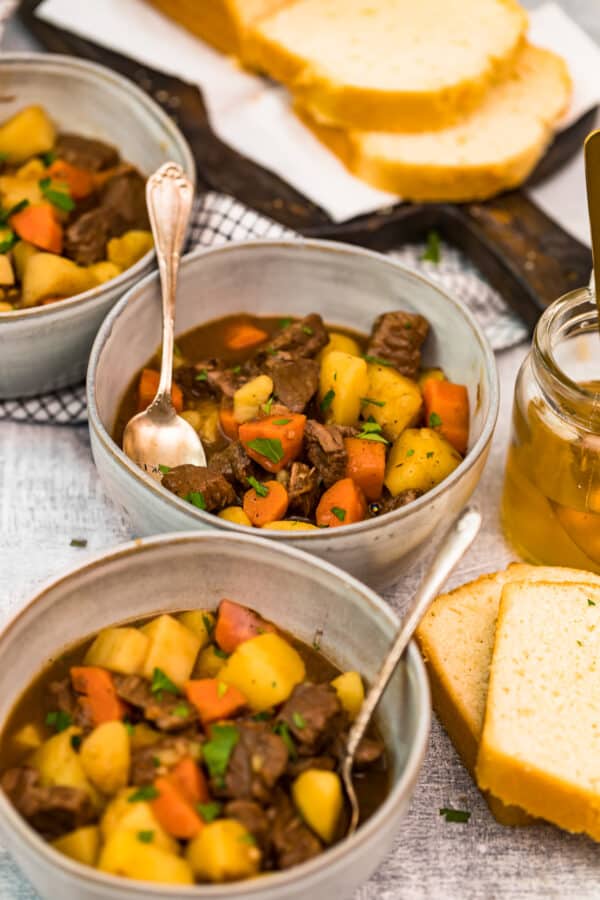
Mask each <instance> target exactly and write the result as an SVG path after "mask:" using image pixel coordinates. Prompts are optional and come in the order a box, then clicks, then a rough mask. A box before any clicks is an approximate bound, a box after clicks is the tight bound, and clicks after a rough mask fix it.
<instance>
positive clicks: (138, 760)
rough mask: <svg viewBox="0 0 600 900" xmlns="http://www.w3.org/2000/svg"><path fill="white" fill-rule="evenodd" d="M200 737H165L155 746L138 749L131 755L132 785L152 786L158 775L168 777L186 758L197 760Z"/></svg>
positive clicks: (130, 779) (150, 745)
mask: <svg viewBox="0 0 600 900" xmlns="http://www.w3.org/2000/svg"><path fill="white" fill-rule="evenodd" d="M200 744H201V741H200V736H199V735H198V737H197V738H196V739H192V738H190V737H188V736H180V735H177V737H165V738H161V740H159V741H157V742H156V743H155V744H149V745H148V746H146V747H138V748H137V749H136V750H134V751H133V753H132V754H131V775H130V778H129V781H130V783H131V784H136V785H144V784H152V782H153V781H154V779H155V778H156V777H157V776H158V775H166V774H167V772H169V770H170V769H172V768H173V767H174V766H176V765H177V763H178V762H180V761H181V760H182V759H183V758H184V757H186V756H191V757H192V758H193V759H196V758H197V757H198V755H199V750H200Z"/></svg>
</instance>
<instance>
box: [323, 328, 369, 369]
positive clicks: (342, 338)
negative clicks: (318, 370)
mask: <svg viewBox="0 0 600 900" xmlns="http://www.w3.org/2000/svg"><path fill="white" fill-rule="evenodd" d="M333 350H340V351H341V352H342V353H349V354H350V356H360V355H361V352H360V347H359V346H358V342H357V341H355V340H354V338H351V337H349V336H348V335H347V334H340V333H339V332H338V331H330V332H329V343H327V344H325V346H324V347H323V349H322V350H321V353H320V354H319V362H322V360H323V359H324V357H326V356H327V355H328V354H329V353H331V352H332V351H333Z"/></svg>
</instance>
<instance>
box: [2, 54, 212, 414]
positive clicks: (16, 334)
mask: <svg viewBox="0 0 600 900" xmlns="http://www.w3.org/2000/svg"><path fill="white" fill-rule="evenodd" d="M0 80H1V81H2V96H1V97H0V119H5V118H8V117H9V116H11V115H13V114H14V113H15V112H17V110H19V109H20V108H21V107H23V106H26V105H29V104H40V105H41V106H43V107H45V108H46V110H47V112H48V114H49V116H50V118H51V119H53V120H54V121H55V122H56V123H57V124H58V126H59V127H60V128H61V129H63V130H65V131H75V132H77V133H80V134H82V135H84V136H86V137H96V138H99V139H100V140H105V141H108V142H109V143H112V144H114V145H115V146H116V147H117V148H118V150H119V152H120V153H121V155H122V157H123V158H124V159H126V160H128V161H129V162H131V163H133V164H134V165H136V166H137V167H138V168H139V169H140V171H141V172H142V173H143V174H144V175H150V174H151V173H152V172H153V171H154V170H155V169H157V168H158V167H159V166H161V165H162V164H163V163H165V162H167V161H168V160H174V161H175V162H177V163H179V164H180V165H181V166H182V167H183V169H184V171H185V172H186V174H187V176H188V178H190V179H191V180H192V181H194V182H195V165H194V160H193V157H192V154H191V151H190V148H189V146H188V144H187V141H186V140H185V138H184V137H183V135H182V134H181V132H180V131H179V129H178V128H177V126H176V125H175V124H174V123H173V122H172V121H171V119H169V117H168V116H167V115H166V114H165V113H164V112H163V111H162V109H161V108H160V107H159V106H158V105H157V104H156V103H155V102H154V100H152V99H151V98H150V97H149V96H148V95H147V94H145V93H144V92H143V91H142V90H140V88H138V87H136V85H135V84H133V82H131V81H128V80H127V79H126V78H123V77H122V76H120V75H118V74H117V73H116V72H113V71H111V70H110V69H107V68H105V67H104V66H99V65H97V64H95V63H91V62H85V61H84V60H80V59H75V58H74V57H70V56H59V55H56V54H45V53H5V54H3V55H2V56H0ZM153 259H154V252H153V251H150V252H149V253H146V255H145V256H143V257H142V258H141V259H140V260H138V262H137V263H135V265H133V266H131V268H129V269H127V270H126V271H124V272H122V274H121V275H119V276H118V277H117V278H113V279H112V280H111V281H108V282H106V283H105V284H102V285H99V286H98V287H95V288H93V289H92V290H89V291H86V292H85V293H83V294H77V295H75V296H73V297H69V298H67V299H66V300H61V301H60V302H58V303H55V304H49V305H48V306H36V307H31V308H30V309H25V310H15V311H14V312H3V313H0V399H6V398H15V397H30V396H32V395H35V394H40V393H46V392H48V391H53V390H56V389H58V388H63V387H66V386H68V385H72V384H77V383H78V382H80V381H82V380H83V378H84V377H85V371H86V367H87V362H88V357H89V353H90V349H91V346H92V343H93V340H94V337H95V335H96V332H97V331H98V328H99V326H100V323H101V322H102V320H103V319H104V317H105V316H106V313H107V312H108V311H109V309H110V308H111V307H112V306H113V305H114V303H115V302H116V301H117V300H118V299H119V298H120V297H122V296H123V294H124V293H125V292H126V291H127V290H128V289H129V288H130V287H131V286H132V285H133V284H135V283H136V281H137V280H138V279H139V278H140V277H141V276H142V275H144V274H146V273H147V272H149V271H150V269H151V267H152V264H153Z"/></svg>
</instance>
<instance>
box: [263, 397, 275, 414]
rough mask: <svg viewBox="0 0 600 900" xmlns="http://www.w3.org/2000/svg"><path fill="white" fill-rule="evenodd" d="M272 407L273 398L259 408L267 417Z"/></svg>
mask: <svg viewBox="0 0 600 900" xmlns="http://www.w3.org/2000/svg"><path fill="white" fill-rule="evenodd" d="M272 406H273V396H271V397H269V399H268V400H267V402H266V403H263V405H262V406H261V409H262V411H263V412H264V413H266V414H267V415H270V414H271V408H272Z"/></svg>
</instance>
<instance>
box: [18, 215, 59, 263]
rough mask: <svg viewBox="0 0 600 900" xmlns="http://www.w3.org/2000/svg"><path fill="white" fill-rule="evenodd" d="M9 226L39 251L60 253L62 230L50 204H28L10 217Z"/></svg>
mask: <svg viewBox="0 0 600 900" xmlns="http://www.w3.org/2000/svg"><path fill="white" fill-rule="evenodd" d="M10 226H11V228H12V229H13V230H14V231H16V233H17V234H18V235H19V237H20V238H21V239H22V240H24V241H29V243H30V244H34V246H36V247H39V248H40V249H41V250H47V251H48V252H49V253H61V252H62V246H63V230H62V228H61V226H60V224H59V223H58V222H57V220H56V214H55V211H54V207H53V206H52V204H51V203H30V204H29V206H26V207H25V209H22V210H21V211H20V212H18V213H15V214H14V216H11V217H10Z"/></svg>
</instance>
